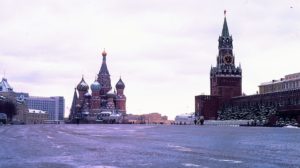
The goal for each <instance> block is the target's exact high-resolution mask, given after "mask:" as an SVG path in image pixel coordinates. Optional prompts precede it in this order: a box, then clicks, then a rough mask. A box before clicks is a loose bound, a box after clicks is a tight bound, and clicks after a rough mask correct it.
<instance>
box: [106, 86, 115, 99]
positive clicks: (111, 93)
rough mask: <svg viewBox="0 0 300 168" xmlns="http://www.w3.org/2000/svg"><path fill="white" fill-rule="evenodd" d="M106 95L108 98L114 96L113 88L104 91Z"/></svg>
mask: <svg viewBox="0 0 300 168" xmlns="http://www.w3.org/2000/svg"><path fill="white" fill-rule="evenodd" d="M106 96H107V97H108V98H114V97H115V96H116V94H115V92H114V90H113V89H112V88H111V89H110V90H109V91H108V92H107V93H106Z"/></svg>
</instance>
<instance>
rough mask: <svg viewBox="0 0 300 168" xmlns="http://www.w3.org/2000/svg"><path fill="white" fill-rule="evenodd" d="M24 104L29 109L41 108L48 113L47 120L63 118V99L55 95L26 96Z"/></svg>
mask: <svg viewBox="0 0 300 168" xmlns="http://www.w3.org/2000/svg"><path fill="white" fill-rule="evenodd" d="M25 100H26V105H27V107H28V108H29V109H37V110H43V111H46V112H48V113H49V120H63V119H64V112H65V99H64V97H62V96H56V97H35V96H30V97H26V98H25Z"/></svg>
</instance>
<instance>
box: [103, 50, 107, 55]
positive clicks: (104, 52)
mask: <svg viewBox="0 0 300 168" xmlns="http://www.w3.org/2000/svg"><path fill="white" fill-rule="evenodd" d="M106 55H107V53H106V51H105V49H104V50H103V52H102V56H103V57H105V56H106Z"/></svg>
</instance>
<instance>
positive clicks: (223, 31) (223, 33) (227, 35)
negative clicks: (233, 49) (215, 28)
mask: <svg viewBox="0 0 300 168" xmlns="http://www.w3.org/2000/svg"><path fill="white" fill-rule="evenodd" d="M222 36H223V37H229V29H228V26H227V21H226V10H225V11H224V23H223V29H222Z"/></svg>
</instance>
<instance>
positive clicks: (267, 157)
mask: <svg viewBox="0 0 300 168" xmlns="http://www.w3.org/2000/svg"><path fill="white" fill-rule="evenodd" d="M0 139H1V141H0V167H1V168H56V167H58V168H76V167H79V168H89V167H91V168H104V167H107V168H112V167H166V168H169V167H172V168H173V167H199V168H213V167H218V168H219V167H225V168H227V167H228V168H233V167H245V168H246V167H263V168H279V167H280V168H281V167H288V168H289V167H290V168H293V167H295V168H296V167H300V160H299V158H300V129H292V128H290V129H289V128H259V127H252V128H250V127H225V126H224V127H216V126H202V127H200V126H174V125H171V126H167V125H18V126H17V125H13V126H0Z"/></svg>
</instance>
